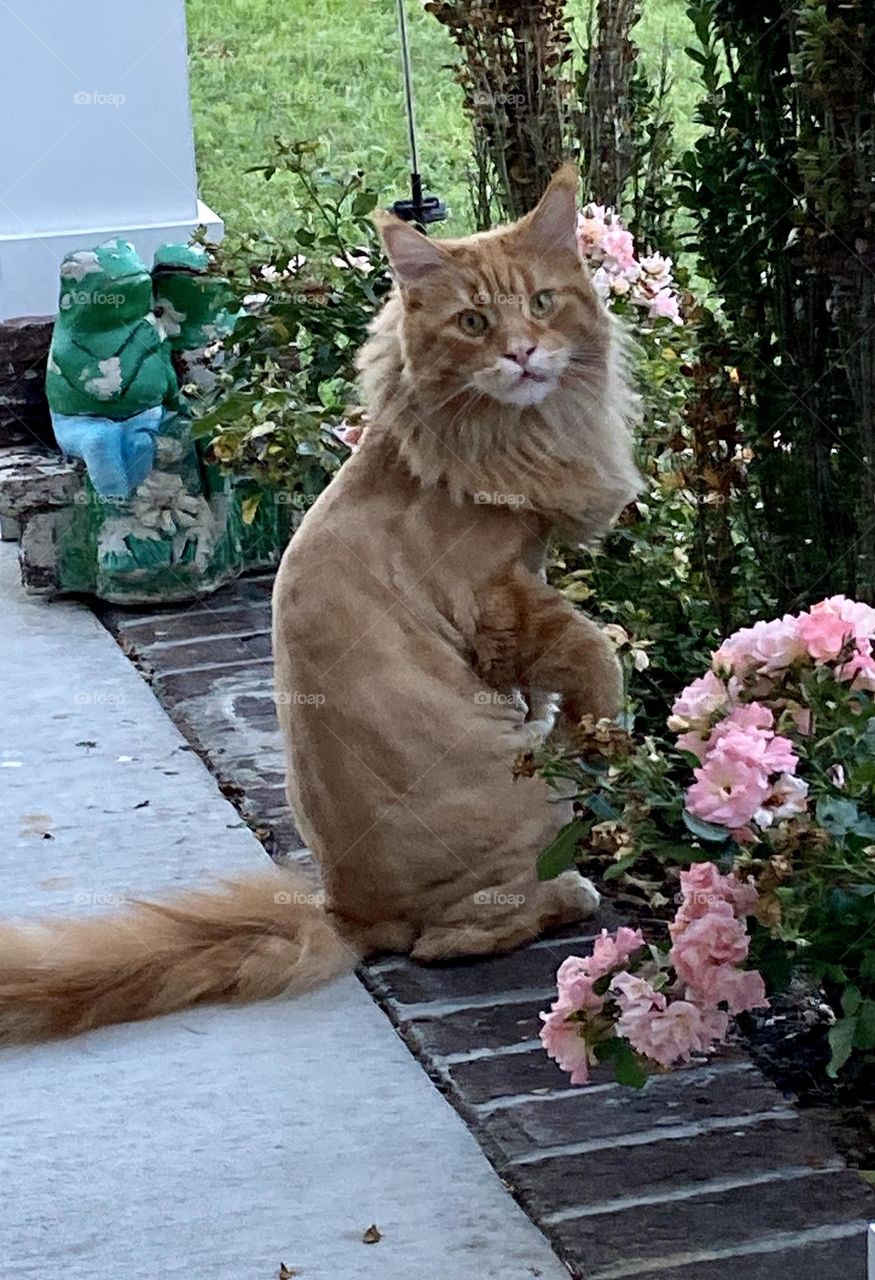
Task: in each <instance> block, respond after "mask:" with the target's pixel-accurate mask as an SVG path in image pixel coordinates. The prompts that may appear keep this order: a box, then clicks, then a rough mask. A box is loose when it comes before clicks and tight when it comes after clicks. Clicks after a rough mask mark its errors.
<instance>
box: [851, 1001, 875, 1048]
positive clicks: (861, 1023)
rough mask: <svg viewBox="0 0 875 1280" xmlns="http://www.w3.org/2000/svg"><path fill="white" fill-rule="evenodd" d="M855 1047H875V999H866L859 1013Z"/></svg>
mask: <svg viewBox="0 0 875 1280" xmlns="http://www.w3.org/2000/svg"><path fill="white" fill-rule="evenodd" d="M854 1048H855V1049H863V1050H871V1049H875V1000H864V1001H863V1003H862V1004H861V1005H860V1009H859V1012H858V1013H857V1032H856V1035H855V1036H854Z"/></svg>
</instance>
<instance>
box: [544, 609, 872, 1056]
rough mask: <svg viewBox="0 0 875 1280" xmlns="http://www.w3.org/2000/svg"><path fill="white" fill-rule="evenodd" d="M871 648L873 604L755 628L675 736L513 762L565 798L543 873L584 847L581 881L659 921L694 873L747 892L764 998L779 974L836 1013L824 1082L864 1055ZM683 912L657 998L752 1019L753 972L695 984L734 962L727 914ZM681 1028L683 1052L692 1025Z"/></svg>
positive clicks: (689, 691) (714, 667)
mask: <svg viewBox="0 0 875 1280" xmlns="http://www.w3.org/2000/svg"><path fill="white" fill-rule="evenodd" d="M873 642H875V608H872V607H871V606H869V605H867V604H863V603H860V602H857V601H852V600H848V599H846V598H845V597H843V596H835V597H831V598H830V599H827V600H824V601H821V602H820V603H819V604H816V605H815V606H814V607H813V608H811V609H810V610H806V611H805V612H803V613H800V614H798V615H787V616H785V617H783V618H779V619H776V620H774V621H770V622H757V623H756V624H755V625H753V626H752V627H747V628H744V629H742V630H740V631H738V632H736V633H735V634H734V635H732V636H730V637H729V639H728V640H726V641H725V642H724V643H723V644H721V645H720V646H719V647H718V648H717V649H716V650H715V652H714V653H713V655H712V660H711V668H710V670H708V671H707V672H705V674H704V675H702V676H701V677H698V678H696V679H695V680H693V681H692V682H691V683H690V684H689V685H688V686H687V687H686V688H685V689H684V690H683V691H682V692H681V693H680V695H679V696H678V697H677V698H676V700H675V702H674V705H673V706H672V709H671V715H670V717H669V719H668V727H669V729H670V731H671V736H657V735H645V736H644V737H643V738H641V739H640V740H638V739H636V738H635V737H634V736H633V735H632V734H631V733H630V732H629V730H630V729H631V727H632V726H631V725H630V724H629V723H628V721H627V723H626V725H625V727H622V728H620V727H618V726H616V725H610V724H607V723H606V722H600V723H599V724H594V723H592V722H589V723H586V722H585V723H583V724H582V725H580V726H579V727H578V728H577V729H576V731H575V733H574V735H573V737H572V739H571V741H570V742H568V743H567V744H566V745H564V746H561V747H553V746H552V745H550V744H548V745H547V746H546V747H545V748H544V750H543V751H542V752H540V753H538V755H537V758H534V759H530V760H528V761H527V762H526V763H525V764H523V765H522V766H521V767H523V768H529V769H536V768H537V769H540V770H541V772H543V774H544V776H545V777H547V778H548V779H549V780H551V781H553V782H557V783H558V782H559V781H560V780H561V781H562V782H563V783H564V784H566V785H567V783H568V781H569V780H570V781H572V782H573V783H574V785H575V787H576V804H577V808H578V816H577V817H576V818H575V819H574V821H573V822H572V823H571V824H570V825H569V826H568V827H566V828H565V829H564V831H563V832H561V833H560V835H559V837H558V838H557V840H556V841H554V843H553V845H551V847H550V848H549V849H548V850H546V851H545V852H544V854H543V855H542V858H541V864H540V866H541V874H542V875H543V876H544V877H549V876H550V875H554V874H556V873H558V872H559V871H561V870H563V869H565V868H566V867H568V866H570V865H572V864H573V863H574V862H575V861H579V860H580V857H581V855H580V852H579V851H580V849H581V847H585V848H586V850H587V852H586V855H585V857H584V861H585V864H586V866H587V869H588V870H590V871H593V870H595V871H597V872H598V873H599V874H600V875H601V877H602V878H603V879H604V880H605V881H606V882H607V883H608V884H611V883H612V882H616V884H617V885H618V886H620V887H621V888H622V890H623V893H624V897H625V898H626V900H630V899H631V900H634V899H635V898H636V897H637V899H638V901H639V902H640V903H641V905H645V904H646V905H647V907H648V909H649V912H650V913H651V914H652V913H653V911H654V910H655V911H656V913H657V914H662V915H665V913H666V908H668V907H670V905H671V901H672V896H673V894H674V892H675V886H676V883H677V879H678V874H680V884H681V887H682V893H683V895H684V902H685V903H686V901H687V896H688V892H689V890H690V887H691V885H692V884H693V883H695V881H691V880H690V878H689V877H690V875H691V874H693V873H695V875H697V876H704V877H706V878H707V877H710V876H712V875H715V874H717V872H714V871H713V868H712V867H711V864H716V866H717V867H718V868H719V873H721V874H727V873H728V874H735V875H737V876H738V877H740V882H742V883H743V884H744V885H745V887H746V890H747V887H748V886H749V887H751V888H754V889H755V890H756V893H757V896H756V901H754V900H753V899H750V900H749V902H748V903H747V904H746V906H747V908H749V909H750V910H751V911H754V912H755V924H754V926H753V934H752V947H751V958H752V960H753V962H754V964H755V965H756V966H757V967H758V968H759V969H761V970H762V972H763V974H764V976H765V978H766V980H767V982H768V983H769V985H770V987H771V988H772V989H775V990H778V989H781V988H782V987H783V986H785V985H786V984H787V982H788V981H789V980H790V978H791V977H792V976H793V975H803V976H804V977H805V979H806V981H807V982H809V983H814V984H817V985H819V986H821V987H822V989H823V995H824V998H825V999H826V1000H827V1001H828V1002H829V1004H830V1005H831V1007H832V1009H833V1011H834V1021H833V1025H832V1027H831V1030H830V1033H829V1038H830V1045H831V1050H832V1052H831V1062H830V1068H829V1070H830V1073H831V1074H833V1075H835V1074H837V1073H838V1072H839V1071H840V1070H842V1069H843V1068H845V1067H846V1066H848V1065H849V1064H850V1069H851V1070H855V1071H856V1070H864V1069H865V1064H866V1063H867V1062H870V1063H871V1061H873V1060H875V1056H873V1055H875V791H873V783H875V699H873V692H875V654H873V647H875V644H873ZM630 660H631V661H634V658H633V657H632V656H631V652H630ZM696 863H701V864H705V865H706V866H707V867H708V869H707V870H705V871H703V870H702V868H701V867H695V866H691V864H696ZM682 867H685V868H688V869H686V870H680V868H682ZM685 912H686V908H685V907H682V908H681V913H680V916H679V918H678V919H679V920H680V924H681V925H682V926H683V928H682V933H679V932H678V920H677V919H676V920H675V921H674V922H671V923H669V922H668V921H666V924H667V925H668V931H669V934H670V936H671V938H672V940H673V943H674V946H673V948H672V951H671V953H670V955H669V961H668V963H669V965H670V966H671V974H672V975H673V976H672V977H671V979H670V981H671V984H672V985H671V990H672V991H677V990H679V987H678V986H677V984H686V985H687V987H688V988H689V989H690V990H692V991H693V992H696V993H697V994H698V997H699V998H700V999H699V1003H701V999H704V998H705V997H706V996H707V997H708V998H709V999H710V1000H711V1001H712V1004H711V1005H710V1006H709V1005H707V1004H706V1006H705V1007H706V1008H709V1007H710V1008H711V1010H712V1013H713V1009H714V1008H715V1007H716V1009H717V1010H718V1011H719V1012H723V1013H727V1014H730V1013H734V1012H738V1011H740V1009H741V1007H746V1008H751V1007H756V1004H757V1003H758V1000H755V1001H753V1002H752V1003H751V1002H750V1001H749V1000H748V997H749V996H752V995H753V994H754V990H755V989H754V985H753V984H754V981H755V980H756V979H755V975H753V974H752V973H751V972H750V971H745V970H741V969H737V968H736V970H735V972H736V973H737V974H738V975H739V976H737V977H732V978H730V977H729V975H728V973H727V974H723V975H719V974H718V976H714V975H710V976H706V977H705V978H704V980H703V979H702V977H701V975H702V973H703V972H705V973H707V971H706V970H703V968H702V966H703V964H704V963H705V961H706V959H707V956H708V955H709V954H712V957H714V958H720V962H721V963H727V964H730V963H731V964H734V965H737V964H738V963H739V962H740V961H741V960H743V959H744V958H745V957H746V955H747V951H746V947H745V943H744V940H743V939H742V937H741V934H740V932H739V930H738V921H737V920H736V921H735V923H733V922H732V921H730V920H729V918H728V913H727V912H726V910H725V908H721V910H720V911H719V912H718V913H716V914H714V913H711V914H710V915H707V914H706V915H703V916H702V917H701V918H700V919H696V920H689V921H688V920H687V916H686V914H685ZM721 915H722V916H724V917H726V919H725V920H723V919H720V918H719V917H720V916H721ZM683 937H685V938H686V941H683ZM679 944H680V948H679ZM742 953H743V954H742ZM652 962H653V960H652V957H651V961H648V962H647V963H652ZM660 966H661V962H660ZM660 971H662V970H660ZM697 974H698V975H699V977H698V978H697V976H696V975H697ZM733 984H737V986H733ZM600 994H604V992H601V993H600ZM756 994H757V995H759V989H758V988H757V989H756ZM617 999H618V1000H619V996H618V997H617ZM685 999H686V1000H687V1002H689V1003H693V1004H695V1003H697V1001H696V1000H695V999H692V1000H691V999H690V998H689V996H686V997H685ZM561 1001H562V985H561V983H560V1004H561ZM736 1006H737V1007H736ZM619 1007H620V1006H619V1004H618V1005H617V1008H619ZM669 1007H670V1006H669ZM653 1009H654V1010H655V1011H656V1012H659V1013H664V1012H665V1010H662V1009H658V1008H657V1006H656V1005H653ZM612 1012H616V1010H612ZM639 1012H640V1010H639ZM675 1016H676V1017H678V1026H679V1027H680V1026H681V1025H682V1023H681V1020H680V1018H679V1015H675ZM690 1018H691V1019H692V1015H690ZM613 1020H614V1021H616V1019H613ZM557 1022H558V1019H554V1020H553V1022H552V1023H551V1024H550V1026H551V1028H554V1029H555V1025H556V1023H557ZM618 1025H619V1024H618ZM627 1025H628V1024H627ZM683 1025H685V1026H686V1030H687V1031H688V1032H689V1035H690V1037H691V1039H690V1045H691V1047H692V1044H693V1040H694V1039H696V1035H695V1034H694V1020H690V1021H689V1022H688V1023H687V1024H683ZM707 1025H708V1026H709V1028H711V1029H712V1030H713V1029H714V1028H715V1027H716V1026H717V1024H716V1023H715V1022H713V1021H711V1022H709V1023H708V1024H707ZM551 1034H554V1032H551ZM555 1034H558V1033H555ZM563 1034H565V1035H566V1037H567V1034H568V1033H567V1031H566V1032H564V1033H563ZM714 1039H715V1040H716V1039H719V1037H716V1036H715V1037H714ZM631 1043H632V1042H631V1041H630V1044H631ZM642 1043H643V1042H642ZM668 1043H669V1045H670V1046H671V1045H672V1044H673V1043H676V1044H680V1043H682V1041H681V1040H680V1039H678V1041H677V1042H673V1041H671V1039H669V1041H668ZM632 1047H633V1048H635V1046H634V1045H633V1046H632ZM612 1052H613V1051H612ZM649 1056H650V1057H653V1058H654V1060H655V1061H658V1062H659V1061H662V1059H661V1058H660V1056H659V1055H656V1054H650V1055H649ZM664 1056H665V1055H663V1057H664Z"/></svg>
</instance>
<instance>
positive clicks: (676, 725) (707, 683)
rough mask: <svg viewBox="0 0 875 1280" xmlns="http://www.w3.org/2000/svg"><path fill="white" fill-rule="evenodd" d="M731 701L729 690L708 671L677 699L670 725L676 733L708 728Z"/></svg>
mask: <svg viewBox="0 0 875 1280" xmlns="http://www.w3.org/2000/svg"><path fill="white" fill-rule="evenodd" d="M728 701H729V691H728V690H727V688H726V685H725V684H724V683H723V681H722V680H720V679H718V677H717V676H715V674H714V672H713V671H708V672H706V674H705V675H703V676H701V677H700V678H699V679H698V680H694V681H693V682H692V684H688V685H687V687H686V689H684V691H683V693H682V694H680V696H679V697H678V698H676V699H675V702H674V705H673V707H672V709H671V715H670V716H669V720H668V727H669V728H670V729H673V730H674V731H675V732H676V733H680V732H683V731H684V730H687V729H694V730H707V729H709V728H710V727H711V721H712V719H713V718H714V716H715V715H716V713H717V712H718V711H722V710H723V709H724V707H725V706H726V705H727V703H728Z"/></svg>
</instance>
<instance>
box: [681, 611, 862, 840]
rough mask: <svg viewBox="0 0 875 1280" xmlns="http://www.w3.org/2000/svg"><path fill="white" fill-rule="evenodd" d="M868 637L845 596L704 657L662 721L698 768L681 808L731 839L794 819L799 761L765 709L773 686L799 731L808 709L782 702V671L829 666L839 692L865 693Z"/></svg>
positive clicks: (799, 798)
mask: <svg viewBox="0 0 875 1280" xmlns="http://www.w3.org/2000/svg"><path fill="white" fill-rule="evenodd" d="M873 639H875V609H873V608H872V607H871V606H870V605H867V604H862V603H860V602H858V601H855V600H848V599H847V598H846V597H845V596H833V597H832V598H831V599H829V600H823V601H822V602H821V603H820V604H816V605H814V607H813V608H812V609H810V610H808V611H807V612H806V613H801V614H798V615H790V614H787V615H785V616H784V617H783V618H776V619H774V620H773V621H771V622H757V623H755V624H754V625H753V626H752V627H745V628H744V629H743V630H741V631H738V632H736V633H735V635H733V636H730V638H729V639H728V640H726V641H725V642H724V644H722V645H721V647H720V648H719V649H718V650H717V652H716V653H715V654H714V657H713V661H712V670H711V671H709V672H707V673H706V675H704V676H702V677H701V678H700V679H698V680H694V681H693V682H692V684H690V685H689V686H688V687H687V688H686V689H684V691H683V693H682V694H681V695H680V697H679V698H678V699H677V700H676V702H675V704H674V706H673V707H672V714H671V716H670V717H669V721H668V724H669V728H670V729H672V730H674V731H675V732H676V733H678V734H680V735H681V736H680V737H679V738H678V746H679V747H681V748H682V749H683V750H685V751H690V752H692V753H693V755H695V756H696V757H697V758H698V760H699V762H700V765H699V768H697V769H695V770H694V775H695V779H696V780H695V782H694V783H693V785H692V786H691V787H690V788H689V790H688V792H687V809H688V811H689V812H690V813H691V814H692V815H693V816H694V817H697V818H702V819H704V820H705V821H707V822H710V823H713V824H715V825H717V826H722V827H726V828H727V829H728V830H730V831H732V832H733V834H734V835H735V836H736V838H737V839H740V840H753V839H756V835H755V830H754V828H756V827H759V828H760V829H761V830H763V829H767V828H769V827H771V826H773V825H775V824H776V823H778V822H781V821H783V820H784V819H786V818H789V817H793V816H794V815H797V814H801V813H804V812H805V811H806V809H807V805H808V785H807V783H806V782H805V781H804V780H803V779H802V778H799V777H797V776H796V769H797V765H798V763H799V757H798V756H797V754H796V752H795V750H794V748H793V743H792V742H791V740H790V739H789V738H787V737H785V736H783V735H781V734H779V733H777V732H776V731H775V714H774V712H773V710H772V709H771V708H770V707H769V706H768V705H767V704H768V702H769V700H770V698H773V697H774V696H775V695H776V694H777V693H778V689H779V686H780V688H781V694H780V697H781V705H782V707H784V708H786V709H787V711H788V712H789V718H790V719H791V720H792V722H793V724H794V725H795V728H796V729H797V730H798V731H799V732H801V733H808V732H809V731H810V727H811V726H810V715H809V713H808V711H807V710H806V709H805V707H804V706H803V705H802V704H801V703H800V704H799V705H797V706H795V707H794V706H793V704H792V700H791V699H788V697H787V696H786V689H785V688H784V685H785V683H786V679H787V676H788V673H790V672H791V670H797V671H804V670H805V669H809V670H812V669H813V668H814V667H817V666H824V665H829V666H832V668H833V672H834V674H835V676H836V678H837V679H838V680H840V681H844V682H847V684H848V686H849V688H851V689H853V690H855V691H858V690H867V691H875V655H873ZM751 824H753V826H751Z"/></svg>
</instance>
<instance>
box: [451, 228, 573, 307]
mask: <svg viewBox="0 0 875 1280" xmlns="http://www.w3.org/2000/svg"><path fill="white" fill-rule="evenodd" d="M447 248H448V249H449V251H450V252H449V262H448V269H447V270H446V271H445V272H442V273H441V274H442V276H443V279H442V281H441V284H442V285H443V287H444V288H445V289H447V290H448V291H450V290H451V291H452V292H454V293H455V295H456V296H457V298H458V299H459V301H460V302H464V303H465V304H466V305H472V304H473V305H475V306H503V305H521V304H522V303H523V302H525V300H527V299H528V298H531V297H532V295H533V294H535V293H537V292H538V291H539V290H541V289H552V290H561V291H562V292H563V293H566V294H575V295H577V296H578V297H579V299H580V300H581V301H583V302H586V303H592V302H593V301H594V300H595V294H594V291H593V289H592V285H591V284H590V281H589V277H588V273H587V269H586V267H584V266H583V264H582V263H580V262H576V261H575V260H574V259H573V258H570V257H569V255H568V254H549V253H548V254H541V255H537V254H533V253H531V252H526V246H525V245H524V244H522V243H520V241H519V240H517V239H516V238H515V237H513V236H510V235H507V236H502V235H488V234H487V235H485V236H483V237H482V238H481V237H476V236H472V237H470V238H469V239H467V240H462V241H457V242H455V243H453V242H450V243H449V244H448V245H447Z"/></svg>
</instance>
